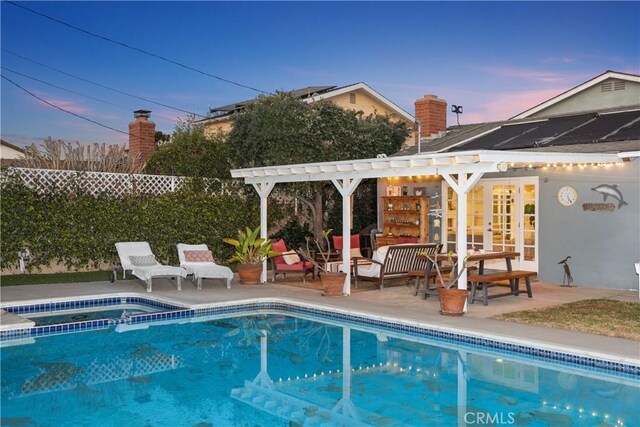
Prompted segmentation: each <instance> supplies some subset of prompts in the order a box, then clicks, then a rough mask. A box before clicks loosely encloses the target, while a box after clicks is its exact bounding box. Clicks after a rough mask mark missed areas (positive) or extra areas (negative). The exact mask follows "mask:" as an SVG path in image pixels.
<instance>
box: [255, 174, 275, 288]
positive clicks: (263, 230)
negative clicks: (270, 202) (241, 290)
mask: <svg viewBox="0 0 640 427" xmlns="http://www.w3.org/2000/svg"><path fill="white" fill-rule="evenodd" d="M275 185H276V183H275V182H257V183H254V184H253V188H255V189H256V191H257V192H258V195H259V196H260V237H262V238H263V239H266V238H267V198H268V197H269V193H271V190H273V187H274V186H275ZM266 282H267V260H266V259H265V260H264V261H262V274H261V275H260V283H266Z"/></svg>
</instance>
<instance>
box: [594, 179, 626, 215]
mask: <svg viewBox="0 0 640 427" xmlns="http://www.w3.org/2000/svg"><path fill="white" fill-rule="evenodd" d="M591 190H592V191H595V192H597V193H600V194H602V197H603V200H604V201H605V202H606V201H607V197H611V198H613V199H616V200H617V201H618V209H620V208H621V207H622V206H624V205H628V203H627V202H625V201H624V198H623V197H622V193H621V192H620V190H618V184H612V185H610V184H600V185H598V186H597V187H594V188H592V189H591Z"/></svg>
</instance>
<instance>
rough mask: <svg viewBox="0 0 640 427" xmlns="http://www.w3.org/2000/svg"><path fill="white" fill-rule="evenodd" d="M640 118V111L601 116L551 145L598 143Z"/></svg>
mask: <svg viewBox="0 0 640 427" xmlns="http://www.w3.org/2000/svg"><path fill="white" fill-rule="evenodd" d="M639 117H640V110H637V111H625V112H621V113H612V114H601V115H599V116H598V118H597V119H596V120H594V121H592V122H590V123H587V124H586V125H584V126H581V127H578V128H577V129H574V130H573V131H571V132H568V133H567V134H565V135H563V136H561V137H560V138H557V139H555V140H553V141H552V142H551V144H550V145H554V146H557V145H568V144H580V143H585V142H596V141H598V140H600V139H601V138H604V137H605V136H607V135H609V134H611V133H612V132H613V131H615V130H616V129H620V128H621V127H623V126H624V125H626V124H629V123H631V122H632V121H633V120H636V119H637V118H639Z"/></svg>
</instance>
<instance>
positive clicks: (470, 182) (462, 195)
mask: <svg viewBox="0 0 640 427" xmlns="http://www.w3.org/2000/svg"><path fill="white" fill-rule="evenodd" d="M482 175H484V172H474V173H473V174H471V176H468V174H466V173H459V174H458V179H457V180H456V179H455V178H453V177H452V176H451V175H449V174H446V173H443V174H442V177H443V178H444V179H445V180H446V181H447V183H448V184H449V185H450V186H451V188H452V189H453V191H455V192H456V195H457V196H458V203H457V204H456V217H457V221H458V224H457V228H456V252H457V254H458V267H457V268H458V272H459V271H460V268H462V265H463V260H464V259H465V257H466V256H467V194H468V193H469V190H471V189H472V188H473V187H474V186H475V185H476V184H477V182H478V181H479V180H480V178H482ZM458 289H465V290H466V289H467V270H464V271H463V272H462V274H460V277H459V278H458ZM464 311H465V312H466V311H467V303H466V302H465V305H464Z"/></svg>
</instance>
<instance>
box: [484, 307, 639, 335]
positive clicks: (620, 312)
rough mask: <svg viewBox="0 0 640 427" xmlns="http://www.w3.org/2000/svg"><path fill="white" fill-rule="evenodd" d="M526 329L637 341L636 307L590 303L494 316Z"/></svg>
mask: <svg viewBox="0 0 640 427" xmlns="http://www.w3.org/2000/svg"><path fill="white" fill-rule="evenodd" d="M494 319H500V320H508V321H512V322H518V323H526V324H529V325H539V326H549V327H552V328H558V329H569V330H571V331H579V332H587V333H590V334H596V335H605V336H609V337H618V338H627V339H632V340H638V341H640V303H637V302H625V301H615V300H608V299H590V300H583V301H577V302H572V303H568V304H562V305H557V306H553V307H547V308H540V309H533V310H528V311H516V312H512V313H504V314H500V315H498V316H495V317H494Z"/></svg>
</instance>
